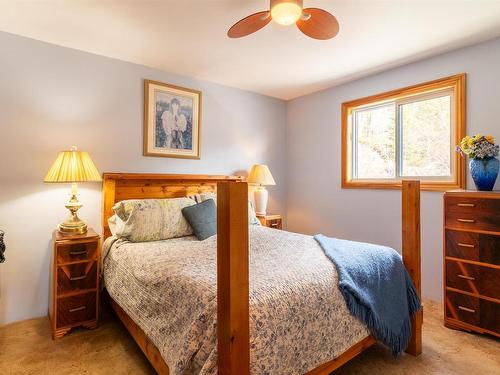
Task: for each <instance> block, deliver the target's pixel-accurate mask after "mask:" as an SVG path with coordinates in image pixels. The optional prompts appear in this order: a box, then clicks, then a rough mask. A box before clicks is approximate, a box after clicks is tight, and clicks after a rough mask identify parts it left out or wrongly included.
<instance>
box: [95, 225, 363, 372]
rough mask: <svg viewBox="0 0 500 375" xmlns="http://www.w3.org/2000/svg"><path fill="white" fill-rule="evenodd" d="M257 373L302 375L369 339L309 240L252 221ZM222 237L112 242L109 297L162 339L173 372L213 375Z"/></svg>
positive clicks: (107, 250) (107, 248) (107, 258)
mask: <svg viewBox="0 0 500 375" xmlns="http://www.w3.org/2000/svg"><path fill="white" fill-rule="evenodd" d="M249 231H250V233H249V234H250V336H251V352H250V361H251V373H252V374H273V375H279V374H283V375H284V374H287V375H291V374H303V373H306V372H307V371H309V370H311V369H313V368H315V367H317V366H318V365H320V364H322V363H325V362H327V361H329V360H331V359H333V358H335V357H337V356H338V355H339V354H341V353H342V352H344V351H345V350H346V349H348V348H349V347H350V346H352V345H354V344H355V343H356V342H359V341H360V340H362V339H363V338H364V337H366V336H368V335H369V332H368V330H367V329H366V328H365V327H364V326H363V325H362V324H361V323H360V322H359V321H357V320H356V319H355V318H354V317H352V316H351V315H350V313H349V311H348V310H347V306H346V304H345V302H344V299H343V297H342V295H341V293H340V291H339V289H338V286H337V284H338V280H337V272H336V270H335V266H334V265H333V264H332V262H331V261H330V260H329V259H328V258H327V257H326V256H325V255H324V252H323V251H322V250H321V248H320V247H319V245H318V244H317V243H316V241H315V240H314V239H313V237H311V236H306V235H302V234H296V233H291V232H286V231H281V230H276V229H270V228H266V227H259V226H250V229H249ZM216 247H217V245H216V236H214V237H211V238H209V239H206V240H205V241H198V240H196V238H195V237H183V238H178V239H171V240H166V241H157V242H145V243H131V242H127V241H122V240H116V239H114V238H113V237H111V238H109V239H107V240H106V242H105V243H104V247H103V256H104V270H103V275H104V282H105V286H106V288H107V290H108V292H109V294H110V296H111V297H112V298H113V299H114V300H115V301H116V302H117V303H118V304H119V305H120V306H121V307H122V308H123V309H124V310H125V311H126V312H127V314H128V315H129V316H130V317H131V318H132V319H133V320H134V321H135V322H136V324H138V325H139V326H140V327H141V328H142V330H143V331H144V332H145V333H146V335H147V336H148V337H149V338H150V340H151V341H152V342H153V343H154V344H155V345H156V347H157V348H158V349H159V351H160V353H161V354H162V356H163V358H164V360H165V362H166V363H167V364H168V366H169V368H170V372H171V374H172V375H177V374H202V375H207V374H210V375H211V374H214V375H215V374H216V373H217V349H216V324H217V312H216V308H217V306H216V295H217V290H216Z"/></svg>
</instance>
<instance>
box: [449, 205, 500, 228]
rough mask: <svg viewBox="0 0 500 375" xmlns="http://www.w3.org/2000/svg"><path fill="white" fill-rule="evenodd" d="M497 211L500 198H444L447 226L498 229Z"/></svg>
mask: <svg viewBox="0 0 500 375" xmlns="http://www.w3.org/2000/svg"><path fill="white" fill-rule="evenodd" d="M498 212H500V199H480V198H470V197H464V198H460V197H446V198H445V223H446V226H447V227H453V228H462V229H477V230H489V231H498V228H499V227H500V215H498Z"/></svg>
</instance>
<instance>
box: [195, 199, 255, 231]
mask: <svg viewBox="0 0 500 375" xmlns="http://www.w3.org/2000/svg"><path fill="white" fill-rule="evenodd" d="M207 199H212V200H213V201H214V202H215V203H217V194H215V193H201V194H199V195H198V200H199V201H198V203H200V202H204V201H206V200H207ZM248 224H249V225H261V224H260V221H259V219H257V214H256V213H255V209H254V207H253V203H252V201H251V200H248Z"/></svg>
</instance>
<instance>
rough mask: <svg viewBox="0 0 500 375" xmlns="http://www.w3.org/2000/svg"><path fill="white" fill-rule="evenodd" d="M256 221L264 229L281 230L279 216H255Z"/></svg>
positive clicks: (281, 219)
mask: <svg viewBox="0 0 500 375" xmlns="http://www.w3.org/2000/svg"><path fill="white" fill-rule="evenodd" d="M257 219H259V221H260V223H261V224H262V225H263V226H265V227H269V228H274V229H283V218H282V217H281V215H257Z"/></svg>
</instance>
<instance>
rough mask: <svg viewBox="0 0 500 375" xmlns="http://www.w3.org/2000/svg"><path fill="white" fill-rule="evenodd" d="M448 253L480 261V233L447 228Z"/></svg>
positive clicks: (455, 256) (451, 255) (456, 256)
mask: <svg viewBox="0 0 500 375" xmlns="http://www.w3.org/2000/svg"><path fill="white" fill-rule="evenodd" d="M446 255H447V256H449V257H454V258H460V259H468V260H474V261H476V262H479V234H477V233H470V232H462V231H455V230H449V229H448V230H446Z"/></svg>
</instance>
